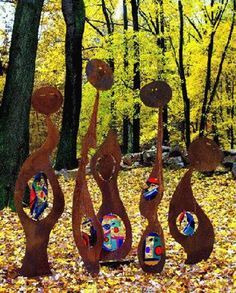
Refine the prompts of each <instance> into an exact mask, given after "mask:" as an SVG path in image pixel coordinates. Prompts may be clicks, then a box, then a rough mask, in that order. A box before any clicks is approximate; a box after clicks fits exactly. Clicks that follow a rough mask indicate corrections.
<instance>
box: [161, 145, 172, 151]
mask: <svg viewBox="0 0 236 293" xmlns="http://www.w3.org/2000/svg"><path fill="white" fill-rule="evenodd" d="M170 150H171V147H169V146H166V145H163V146H162V152H163V153H169V152H170Z"/></svg>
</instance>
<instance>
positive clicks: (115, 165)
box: [91, 130, 132, 260]
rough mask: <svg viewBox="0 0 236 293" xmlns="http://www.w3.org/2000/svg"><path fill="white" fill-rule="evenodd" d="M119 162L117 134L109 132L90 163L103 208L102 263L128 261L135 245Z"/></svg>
mask: <svg viewBox="0 0 236 293" xmlns="http://www.w3.org/2000/svg"><path fill="white" fill-rule="evenodd" d="M120 162H121V150H120V146H119V144H118V141H117V135H116V132H115V131H114V130H110V131H109V133H108V136H107V138H106V139H105V141H104V142H103V144H102V145H101V146H100V148H99V150H98V151H97V153H96V154H95V155H94V157H93V158H92V160H91V170H92V174H93V176H94V178H95V180H96V182H97V184H98V186H99V188H100V190H101V192H102V205H101V207H100V210H99V212H98V215H97V217H98V219H99V220H100V222H101V223H102V227H103V232H104V242H103V246H102V251H101V260H120V259H122V258H125V257H126V256H127V254H128V253H129V251H130V249H131V245H132V229H131V225H130V221H129V218H128V215H127V213H126V210H125V207H124V205H123V203H122V201H121V199H120V196H119V190H118V186H117V177H118V173H119V170H120Z"/></svg>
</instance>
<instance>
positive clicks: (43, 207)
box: [23, 172, 53, 221]
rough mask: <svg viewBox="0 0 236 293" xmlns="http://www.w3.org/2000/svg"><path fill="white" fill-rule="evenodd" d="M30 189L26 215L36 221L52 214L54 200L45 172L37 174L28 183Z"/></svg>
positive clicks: (24, 204)
mask: <svg viewBox="0 0 236 293" xmlns="http://www.w3.org/2000/svg"><path fill="white" fill-rule="evenodd" d="M28 186H29V189H30V195H29V204H26V203H24V201H23V206H25V207H24V211H25V213H26V214H27V215H28V216H29V217H30V218H31V219H32V220H34V221H39V220H42V219H44V218H46V217H47V216H48V215H49V213H50V212H51V209H52V205H53V203H52V202H53V198H52V197H50V196H49V195H50V194H52V188H51V185H50V183H49V181H48V179H47V176H46V174H45V173H43V172H39V173H37V174H36V175H35V176H34V177H33V178H31V180H30V181H29V182H28Z"/></svg>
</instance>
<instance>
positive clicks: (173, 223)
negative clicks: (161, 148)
mask: <svg viewBox="0 0 236 293" xmlns="http://www.w3.org/2000/svg"><path fill="white" fill-rule="evenodd" d="M188 155H189V160H190V168H189V170H188V171H187V172H186V173H185V175H184V177H183V178H182V180H181V181H180V183H179V185H178V186H177V188H176V190H175V192H174V194H173V197H172V199H171V202H170V208H169V216H168V222H169V228H170V233H171V235H172V236H173V237H174V239H175V240H176V241H177V242H179V243H180V244H181V245H182V246H183V247H184V250H185V252H186V253H187V259H186V261H185V263H186V264H195V263H197V262H200V261H201V260H206V259H207V258H208V257H209V256H210V254H211V252H212V250H213V245H214V239H215V235H214V229H213V226H212V224H211V222H210V220H209V219H208V217H207V216H206V214H205V213H204V211H203V210H202V209H201V207H200V206H199V205H198V203H197V201H196V199H195V198H194V196H193V191H192V187H191V177H192V174H193V171H194V169H195V170H197V171H201V172H202V171H212V170H214V169H215V168H216V167H217V165H218V164H219V163H220V161H221V159H222V152H221V151H220V149H219V147H218V146H217V144H216V143H215V142H214V141H212V140H210V139H208V138H204V137H202V138H198V139H196V140H195V141H193V142H192V143H191V145H190V147H189V150H188ZM197 225H198V227H197Z"/></svg>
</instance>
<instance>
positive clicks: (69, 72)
mask: <svg viewBox="0 0 236 293" xmlns="http://www.w3.org/2000/svg"><path fill="white" fill-rule="evenodd" d="M62 10H63V15H64V19H65V23H66V28H67V31H66V81H65V94H64V96H65V100H64V108H63V118H62V128H61V139H60V143H59V146H58V152H57V159H56V166H55V168H56V169H57V170H60V169H62V168H66V169H73V168H75V167H77V166H78V162H77V155H76V150H77V133H78V128H79V117H80V110H81V101H82V39H83V33H84V23H85V7H84V1H83V0H62Z"/></svg>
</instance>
